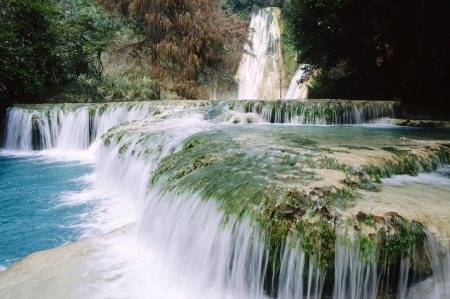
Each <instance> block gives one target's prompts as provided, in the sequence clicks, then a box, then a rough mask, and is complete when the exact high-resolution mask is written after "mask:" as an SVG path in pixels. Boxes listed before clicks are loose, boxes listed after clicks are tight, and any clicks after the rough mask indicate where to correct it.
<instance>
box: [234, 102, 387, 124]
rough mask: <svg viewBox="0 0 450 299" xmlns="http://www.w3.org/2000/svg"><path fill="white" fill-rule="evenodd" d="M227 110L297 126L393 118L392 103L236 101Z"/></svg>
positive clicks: (265, 120) (357, 122) (266, 120)
mask: <svg viewBox="0 0 450 299" xmlns="http://www.w3.org/2000/svg"><path fill="white" fill-rule="evenodd" d="M230 107H231V109H232V110H234V111H238V112H240V113H253V114H257V115H259V116H260V117H261V118H262V119H263V121H264V122H269V123H290V124H301V125H344V124H365V123H373V122H377V121H380V120H381V119H383V118H389V119H392V118H394V115H395V104H394V103H393V102H366V101H341V100H308V101H293V100H283V101H276V100H260V101H254V100H237V101H234V102H233V103H232V104H231V105H230Z"/></svg>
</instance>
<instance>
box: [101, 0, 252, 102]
mask: <svg viewBox="0 0 450 299" xmlns="http://www.w3.org/2000/svg"><path fill="white" fill-rule="evenodd" d="M99 2H100V3H101V4H103V5H104V7H106V8H107V9H110V10H119V11H120V12H121V13H123V14H124V15H125V16H128V17H131V18H133V19H141V20H144V21H145V26H144V27H143V28H142V30H143V31H142V34H143V35H144V37H145V38H144V39H143V40H142V41H141V42H140V43H139V44H138V46H139V47H140V50H141V51H143V52H145V50H146V49H148V50H149V53H150V55H151V77H152V79H153V85H154V89H155V93H156V97H157V98H159V97H160V91H161V90H168V91H172V92H175V93H176V94H177V95H179V96H181V97H183V98H199V97H204V96H205V90H202V88H201V86H200V83H211V84H210V85H212V86H213V88H215V85H216V83H217V82H218V81H219V80H220V79H225V81H226V80H228V81H229V80H230V79H231V78H232V76H231V74H234V73H235V71H236V69H237V63H236V59H229V58H230V57H233V56H234V57H240V56H241V53H242V44H243V43H244V42H245V41H246V40H247V37H248V31H247V29H246V27H247V23H246V22H243V21H242V20H240V19H238V18H227V17H226V16H225V13H224V12H223V11H221V10H220V9H219V7H218V5H217V3H216V1H214V0H195V1H185V0H177V1H169V0H165V1H160V0H150V1H146V4H145V5H142V3H141V1H139V0H127V1H117V0H102V1H99ZM224 29H228V31H227V30H224ZM230 30H231V32H230ZM237 45H239V46H237ZM210 78H212V79H210ZM208 80H211V81H212V82H207V81H208Z"/></svg>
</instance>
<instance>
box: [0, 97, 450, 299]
mask: <svg viewBox="0 0 450 299" xmlns="http://www.w3.org/2000/svg"><path fill="white" fill-rule="evenodd" d="M277 103H278V102H277V101H272V102H270V101H268V102H258V101H253V102H252V101H237V102H232V103H231V102H223V103H218V102H215V103H213V102H180V103H173V104H165V105H163V104H159V103H158V104H153V103H142V104H134V105H131V106H127V104H113V105H110V106H95V105H94V106H77V107H72V108H70V109H69V108H68V107H64V108H63V107H60V106H55V107H46V108H43V109H38V108H37V107H36V109H28V108H25V107H15V108H12V109H11V110H10V111H9V113H8V126H7V142H6V147H7V148H8V149H9V150H16V151H17V150H31V149H33V148H42V149H49V148H56V149H70V150H77V151H82V150H86V149H87V148H88V147H89V146H90V145H91V146H92V145H95V147H96V149H95V150H96V162H95V177H96V179H95V184H94V185H95V188H96V189H97V190H102V191H103V192H108V193H109V194H110V195H113V196H115V197H119V198H122V199H124V201H125V204H126V205H134V206H136V213H137V216H136V219H135V221H137V229H136V231H135V232H136V234H137V235H138V236H137V241H136V239H134V238H132V236H133V230H132V232H131V233H129V232H128V229H127V228H126V229H122V230H120V229H119V230H118V231H116V232H113V233H111V234H107V235H105V236H103V237H98V238H94V239H92V240H89V242H84V241H83V242H84V243H80V244H79V245H77V244H74V245H69V246H66V247H63V248H60V249H56V251H53V252H54V254H53V255H52V259H54V260H55V261H57V260H58V257H60V256H61V257H62V258H61V259H69V260H70V261H71V263H72V266H71V267H72V268H69V270H70V269H73V268H76V267H79V268H80V270H79V272H81V273H82V274H80V275H79V276H76V275H75V274H74V275H75V276H74V277H75V278H74V279H75V281H76V279H77V278H78V279H82V282H81V285H80V283H75V282H74V281H72V280H68V279H61V280H57V277H58V275H57V274H58V273H60V272H58V271H66V272H67V271H68V272H70V271H72V270H70V271H69V270H68V269H67V268H61V267H58V268H61V269H56V268H55V269H51V268H50V269H49V268H46V270H45V271H42V273H45V274H44V275H52V276H51V277H52V279H53V280H51V281H50V283H49V282H45V281H44V282H43V283H42V284H41V287H40V290H42V292H44V293H42V295H41V297H43V298H45V297H51V296H52V295H53V297H55V294H59V295H56V297H60V298H72V297H73V298H77V297H78V298H81V297H84V298H124V297H131V298H267V297H272V298H286V299H298V298H308V299H312V298H315V299H319V298H329V297H332V298H336V299H343V298H346V299H347V298H350V299H360V298H368V299H375V298H377V296H378V295H379V292H380V289H382V290H385V289H386V288H385V287H384V286H385V285H386V284H383V279H385V277H386V276H387V274H386V273H387V270H385V269H383V268H382V267H380V266H378V265H377V264H376V262H377V259H378V258H380V256H379V251H378V249H377V246H376V243H374V244H375V245H374V247H373V250H372V251H370V252H366V251H364V252H363V251H361V248H362V247H361V246H360V239H359V237H358V235H354V234H347V233H346V232H345V230H342V231H340V230H338V236H337V238H336V247H335V250H336V253H335V256H334V269H335V270H334V274H330V273H326V272H325V271H324V270H323V269H322V267H323V265H322V264H321V261H320V256H319V255H318V254H317V252H313V253H311V249H310V248H307V247H304V246H305V244H302V243H301V242H300V241H298V240H297V239H295V238H294V236H292V239H289V237H288V241H287V243H286V244H285V245H283V246H282V247H280V249H279V250H278V251H276V252H273V251H271V249H270V240H269V239H267V237H266V235H265V233H264V232H265V230H264V229H263V228H262V227H260V226H259V225H258V224H256V223H255V222H254V221H253V219H252V217H251V216H250V215H249V214H248V213H242V214H240V213H238V214H236V215H233V214H227V212H226V211H227V210H228V209H232V208H233V206H232V205H231V206H230V205H229V204H228V203H227V202H225V200H224V199H223V198H216V195H214V194H213V195H211V194H209V193H207V192H206V193H205V190H209V189H208V188H210V186H211V185H212V184H213V180H215V179H216V180H218V181H221V180H225V179H224V177H225V174H226V173H225V169H217V170H215V171H214V172H213V173H214V176H215V177H216V178H213V177H211V179H210V180H209V181H202V182H199V183H195V181H193V182H191V181H189V178H186V180H187V182H191V183H192V185H190V186H191V187H189V188H187V189H186V188H183V186H182V185H176V186H174V187H173V186H171V185H170V182H171V181H172V180H173V179H174V178H183V177H186V176H187V175H189V174H191V173H195V171H198V170H199V169H202V168H201V167H205V168H206V167H208V166H209V164H208V163H209V162H208V161H215V160H214V159H217V157H215V156H213V154H214V153H215V152H216V151H218V149H220V150H222V151H223V152H225V153H226V156H225V158H223V160H224V161H229V162H227V163H231V164H230V165H231V166H230V169H229V171H230V173H231V176H237V175H238V174H240V172H242V173H243V178H244V180H239V181H238V182H236V183H235V185H232V186H233V187H231V189H230V190H231V191H227V192H229V193H226V194H228V196H229V197H233V196H235V195H234V193H235V192H237V191H236V190H237V187H239V186H241V185H242V184H246V183H247V182H248V181H250V182H251V180H252V179H254V178H255V177H256V179H260V178H261V177H262V176H263V172H264V171H265V170H266V169H268V170H269V171H268V172H269V174H270V172H271V170H270V166H271V164H274V161H276V158H277V156H270V153H272V152H273V153H275V154H276V155H278V154H279V155H280V157H281V158H280V159H281V160H283V161H284V162H282V165H285V164H287V165H285V166H283V167H286V169H290V168H292V165H296V163H291V162H289V161H287V160H286V153H288V151H287V149H290V150H295V148H296V147H297V146H298V144H306V143H308V144H311V145H310V146H311V147H310V148H308V149H307V151H306V152H305V151H304V150H302V151H300V152H298V153H297V152H296V154H295V155H296V156H299V157H300V158H301V159H300V160H302V159H307V158H308V157H309V156H311V155H313V154H314V152H316V151H318V148H319V147H318V146H315V143H314V142H312V141H310V140H309V139H311V138H313V137H312V136H315V135H317V133H315V132H312V133H309V134H310V136H306V135H307V131H306V130H307V129H304V130H305V131H303V132H302V133H297V132H294V134H293V135H294V137H295V138H294V137H293V139H292V141H290V142H294V141H295V142H297V143H296V146H291V147H290V148H289V147H288V145H289V144H290V143H289V142H288V143H284V144H281V142H282V141H281V140H282V139H283V138H287V137H286V136H287V135H289V134H290V132H291V131H292V130H294V129H295V126H287V127H283V126H280V127H281V128H271V127H269V128H265V126H258V127H261V128H253V127H252V126H249V127H251V128H249V129H245V128H244V127H245V126H236V129H234V128H235V126H232V125H229V124H220V123H219V124H217V122H220V121H217V119H223V118H224V115H225V116H226V115H227V113H229V105H234V107H233V109H232V111H233V110H234V111H238V112H239V111H240V112H239V113H245V114H248V113H256V114H257V115H260V116H261V117H262V118H263V120H265V121H266V122H279V123H283V122H292V123H294V122H295V121H293V119H294V118H295V117H297V118H301V117H303V119H305V121H299V120H297V121H298V122H299V123H322V122H325V124H329V123H328V121H329V120H332V121H330V123H331V124H339V123H348V122H349V120H350V121H352V122H353V123H358V122H360V123H361V122H368V121H371V120H373V119H377V118H380V117H385V116H392V114H391V113H393V112H392V109H393V108H392V106H389V104H380V106H377V105H375V104H370V103H366V104H362V103H345V104H344V105H343V106H342V105H341V106H340V105H338V103H335V102H333V103H327V104H326V105H325V104H324V103H311V104H306V106H302V105H304V104H298V103H297V102H285V104H284V105H282V106H277ZM299 103H300V102H299ZM347 106H348V107H349V108H346V107H347ZM101 107H103V108H101ZM239 107H240V108H239ZM333 108H336V109H335V110H333ZM337 108H338V109H337ZM241 110H242V111H241ZM300 111H303V112H300ZM324 111H325V112H324ZM329 112H332V113H331V114H330V113H329ZM321 113H322V114H321ZM358 114H359V117H356V115H358ZM313 115H315V116H314V117H316V118H313ZM327 117H330V118H327ZM126 121H128V123H126V124H124V123H125V122H126ZM74 124H76V126H75V125H74ZM298 127H300V126H298ZM330 128H331V129H333V128H335V127H325V129H323V133H324V132H326V130H329V129H330ZM266 129H267V130H269V131H270V130H272V129H273V130H275V129H276V130H278V131H277V132H276V133H273V132H272V133H271V132H268V134H269V135H267V136H272V135H275V136H280V138H278V137H277V140H278V139H279V141H278V142H277V143H274V142H271V141H270V138H269V137H266V138H256V137H252V136H264V135H255V134H264V132H265V130H266ZM319 129H321V128H319ZM335 129H341V128H335ZM350 129H351V128H350ZM350 129H349V130H350ZM71 130H73V131H71ZM259 130H261V131H262V133H261V132H260V131H259ZM223 132H224V133H227V132H229V133H228V134H229V135H219V136H220V137H221V138H217V140H212V139H211V138H213V137H211V136H215V135H205V134H219V133H223ZM239 132H241V134H242V135H240V134H239ZM258 132H259V133H258ZM320 132H322V131H320ZM353 132H357V131H356V129H355V131H353ZM365 132H366V131H364V133H365ZM336 133H338V132H337V131H336V132H333V134H334V135H336ZM364 133H362V134H361V133H360V134H361V135H364ZM370 133H371V134H372V136H373V134H374V132H370ZM401 133H402V134H403V133H405V132H401ZM351 134H353V133H351ZM319 135H320V134H319ZM380 135H382V137H385V136H384V132H383V134H380ZM33 136H34V137H33ZM36 136H39V137H36ZM102 136H103V137H102ZM202 136H206V137H204V139H202ZM230 136H231V137H235V139H233V142H234V143H227V140H228V139H229V138H231V137H230ZM241 136H242V137H241ZM298 136H302V138H303V137H304V138H303V139H302V138H298ZM305 136H306V137H305ZM281 137H282V138H281ZM347 137H348V136H347ZM252 138H253V139H252ZM380 138H381V137H380ZM338 139H339V140H342V139H344V138H342V137H338ZM384 139H386V138H384ZM33 140H38V141H34V143H33ZM398 140H399V137H398V136H395V137H393V138H392V141H391V142H392V143H393V144H395V142H397V143H398V142H399V141H398ZM202 142H204V143H202ZM221 142H223V144H222V143H221ZM239 142H247V143H245V145H246V146H247V147H244V146H243V145H242V144H239ZM356 142H358V141H356ZM383 142H387V141H385V140H384V141H383ZM33 144H34V145H33ZM198 144H205V146H204V148H201V151H200V152H199V153H198V154H196V151H195V150H193V149H195V148H196V147H197V146H198ZM218 144H219V145H218ZM36 145H38V146H36ZM264 146H267V147H268V148H269V149H270V150H266V151H264V150H265V147H264ZM353 146H360V144H359V143H357V144H356V145H353ZM208 150H209V151H208ZM174 155H179V156H180V157H183V155H187V156H189V155H193V156H192V157H191V158H192V159H188V161H190V163H191V164H186V165H185V164H182V168H181V169H179V170H177V169H176V168H175V167H176V166H175V165H174V164H173V163H174V162H173V161H172V160H170V159H167V158H170V157H172V156H174ZM242 156H243V157H246V159H249V164H245V165H246V166H245V165H244V166H242V165H239V164H233V159H235V158H236V157H242ZM208 157H209V158H210V159H211V160H208V161H207V162H205V163H203V164H202V159H205V158H208ZM258 159H259V160H258ZM191 160H192V161H191ZM259 161H262V162H259ZM258 163H262V167H261V168H258V175H257V176H255V175H254V174H255V173H256V172H253V173H250V170H249V167H251V165H259V164H258ZM283 163H284V164H283ZM246 167H247V168H246ZM243 168H244V169H243ZM172 169H175V170H173V173H171V171H172ZM303 174H304V175H305V176H306V172H305V173H303ZM279 175H281V173H280V174H279ZM296 176H297V177H298V175H296ZM227 178H228V177H227ZM294 179H295V180H297V178H294ZM289 180H290V181H292V179H289ZM315 180H316V179H313V181H315ZM319 181H320V180H319ZM226 183H227V182H225V181H223V182H222V183H221V184H220V186H221V187H220V188H218V189H217V190H216V191H217V196H219V195H218V194H219V193H220V192H222V189H226V188H229V187H227V186H228V185H226ZM261 184H264V181H263V182H261ZM206 194H209V196H206ZM126 199H127V200H126ZM241 200H242V201H246V200H251V199H250V198H246V197H243V198H242V199H241ZM252 209H254V210H256V211H257V210H258V206H254V207H252ZM286 213H289V211H286ZM256 215H258V214H256ZM264 215H265V214H264ZM336 225H339V224H336ZM130 234H131V237H130ZM135 242H137V243H138V244H139V246H138V248H140V249H139V250H138V251H133V250H131V249H130V248H133V247H134V243H135ZM89 244H90V245H89ZM428 244H429V245H428V249H427V252H428V254H429V256H430V258H429V259H430V264H431V268H432V269H433V273H434V275H433V276H432V278H431V279H433V280H434V283H435V285H436V286H438V287H437V288H433V289H432V290H431V292H432V293H433V294H437V295H436V296H437V297H435V298H445V296H446V295H448V294H449V293H450V290H449V289H448V288H449V283H448V281H449V279H448V275H449V273H450V263H449V262H448V260H449V259H448V256H450V255H449V253H448V249H447V248H446V247H443V245H442V246H441V245H440V244H439V243H437V242H436V240H434V237H433V235H431V234H430V235H429V236H428ZM306 245H307V244H306ZM121 246H124V247H125V250H124V251H121V249H116V247H119V248H120V247H121ZM80 247H81V248H80ZM70 250H74V252H70ZM129 251H130V252H131V253H130V252H129ZM42 254H43V255H44V254H45V253H42ZM86 255H87V257H86ZM136 255H137V256H136ZM39 257H40V255H39V254H38V255H36V256H35V257H30V258H29V259H25V261H24V262H23V263H27V264H26V265H27V269H28V270H27V271H26V273H27V274H25V273H23V271H22V270H21V269H22V268H21V267H22V265H23V264H19V265H18V266H17V267H13V268H11V271H9V270H7V271H6V272H5V273H6V274H4V275H3V276H2V275H1V274H0V290H2V288H4V289H3V290H5V292H3V293H4V294H5V298H17V297H21V298H32V296H35V297H39V296H37V295H36V293H35V292H37V291H36V290H35V289H34V292H33V289H31V292H32V293H31V294H28V295H26V294H25V295H24V293H23V292H24V291H23V290H16V289H15V288H14V286H13V285H12V284H11V283H9V281H11V280H13V279H17V275H28V274H29V273H31V272H32V269H34V268H37V269H40V268H39V267H43V266H42V265H41V264H33V258H36V259H38V258H39ZM69 257H70V258H69ZM400 268H401V273H402V275H403V276H402V277H401V278H398V279H397V280H396V281H395V283H394V288H395V289H396V290H395V291H390V290H389V292H390V294H392V293H396V294H398V298H401V299H403V298H404V297H405V296H406V298H411V299H412V298H425V297H424V296H422V297H411V296H413V294H418V293H419V292H413V291H412V290H414V289H420V290H422V291H423V290H424V289H425V291H426V288H424V287H423V284H424V283H427V281H414V283H417V284H415V285H413V286H412V288H411V289H409V286H408V281H411V280H409V278H408V275H407V272H408V271H409V267H408V264H407V263H405V264H404V265H403V266H401V267H400ZM21 271H22V272H21ZM16 272H17V274H16ZM38 272H39V271H38ZM49 273H51V274H49ZM53 273H56V274H53ZM60 275H61V274H60ZM66 275H68V274H62V275H61V276H62V277H63V278H66V277H67V276H66ZM25 277H26V276H25ZM54 277H56V278H54ZM333 277H334V278H333ZM380 277H381V278H380ZM8 279H10V280H8ZM34 279H38V278H37V276H36V277H34ZM327 279H332V280H331V281H332V285H331V286H330V280H328V282H327ZM67 283H69V285H68V286H67V287H64V286H66V285H65V284H67ZM391 284H392V283H391ZM421 284H422V285H421ZM430 285H431V283H430ZM42 286H44V287H42ZM54 288H58V291H59V292H60V293H57V292H56V293H55V292H54ZM19 289H20V288H19ZM24 289H26V287H25V288H24ZM46 291H47V292H48V293H45V292H46ZM64 291H65V292H66V293H64ZM39 292H41V291H39ZM17 294H22V295H21V296H17ZM39 294H41V293H39ZM383 294H384V293H383ZM388 295H389V294H388ZM439 296H440V297H439Z"/></svg>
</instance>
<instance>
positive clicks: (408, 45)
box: [284, 0, 450, 101]
mask: <svg viewBox="0 0 450 299" xmlns="http://www.w3.org/2000/svg"><path fill="white" fill-rule="evenodd" d="M284 14H285V17H286V19H287V21H288V22H287V28H288V30H289V33H290V35H291V36H292V41H293V43H294V44H295V48H296V49H297V50H298V54H299V61H300V62H301V63H305V64H307V65H306V66H305V67H304V69H305V71H306V72H305V76H304V77H303V79H302V81H303V82H306V81H307V80H310V81H308V82H309V84H310V91H309V96H310V97H315V98H324V97H332V98H343V97H344V98H364V99H391V98H392V97H399V98H403V99H406V100H409V101H414V100H420V101H423V98H424V97H426V98H433V97H435V98H436V97H437V98H439V97H440V98H445V97H448V96H449V95H450V93H449V87H448V84H447V83H446V82H445V81H446V80H445V78H446V77H447V75H446V72H447V69H448V68H449V67H450V59H449V56H448V55H447V53H448V52H449V51H450V47H449V46H450V45H449V43H450V31H449V30H448V28H449V26H450V22H449V20H450V18H449V17H450V15H449V14H450V3H449V2H448V1H444V0H435V1H427V0H408V1H406V0H400V1H388V0H374V1H358V0H345V1H344V0H299V1H294V0H291V1H289V2H288V3H287V5H285V9H284Z"/></svg>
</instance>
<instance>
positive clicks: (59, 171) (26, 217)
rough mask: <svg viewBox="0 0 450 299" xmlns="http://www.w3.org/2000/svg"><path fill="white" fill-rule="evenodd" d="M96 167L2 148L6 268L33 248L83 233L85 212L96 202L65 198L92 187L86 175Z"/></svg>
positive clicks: (0, 256)
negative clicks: (12, 153)
mask: <svg viewBox="0 0 450 299" xmlns="http://www.w3.org/2000/svg"><path fill="white" fill-rule="evenodd" d="M92 167H93V166H92V165H89V164H82V163H77V162H55V161H51V160H49V159H48V158H45V157H42V156H32V155H30V156H7V155H4V154H3V153H2V152H1V151H0V271H1V270H4V269H5V268H8V267H10V266H12V265H13V264H14V263H16V262H17V261H18V260H20V259H21V258H24V257H25V256H27V255H29V254H31V253H33V252H36V251H41V250H46V249H50V248H53V247H56V246H60V245H63V244H66V243H69V242H74V241H77V240H78V239H79V238H80V237H81V236H82V234H83V229H82V226H77V225H79V224H81V221H82V220H81V217H80V215H82V214H85V213H89V212H90V210H91V209H92V208H93V206H92V205H93V203H91V204H90V203H89V202H80V203H70V204H67V203H66V202H65V201H64V198H65V197H67V195H69V194H72V195H73V194H75V196H76V194H77V192H81V191H82V190H84V189H85V188H87V187H88V185H89V183H88V182H87V181H86V180H83V179H80V178H82V177H83V176H86V175H88V174H90V173H92V170H93V169H92Z"/></svg>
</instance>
